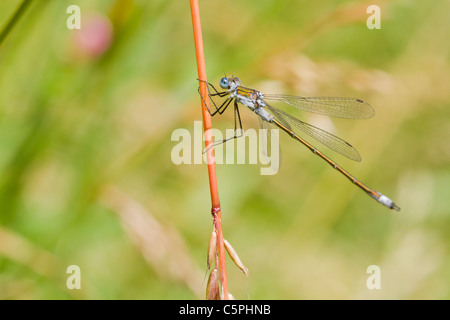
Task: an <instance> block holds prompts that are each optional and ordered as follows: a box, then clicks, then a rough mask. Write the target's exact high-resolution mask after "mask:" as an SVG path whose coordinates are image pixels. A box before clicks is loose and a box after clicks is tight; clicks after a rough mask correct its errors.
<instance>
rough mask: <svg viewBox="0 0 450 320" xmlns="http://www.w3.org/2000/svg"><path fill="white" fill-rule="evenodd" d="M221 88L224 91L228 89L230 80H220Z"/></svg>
mask: <svg viewBox="0 0 450 320" xmlns="http://www.w3.org/2000/svg"><path fill="white" fill-rule="evenodd" d="M220 87H221V88H222V89H228V78H222V79H220Z"/></svg>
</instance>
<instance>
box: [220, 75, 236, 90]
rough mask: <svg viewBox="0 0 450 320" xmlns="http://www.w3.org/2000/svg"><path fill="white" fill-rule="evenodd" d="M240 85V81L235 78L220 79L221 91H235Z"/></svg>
mask: <svg viewBox="0 0 450 320" xmlns="http://www.w3.org/2000/svg"><path fill="white" fill-rule="evenodd" d="M240 85H241V80H239V78H237V77H232V78H227V77H223V78H222V79H220V87H221V88H222V89H235V88H236V87H239V86H240Z"/></svg>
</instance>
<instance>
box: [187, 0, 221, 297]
mask: <svg viewBox="0 0 450 320" xmlns="http://www.w3.org/2000/svg"><path fill="white" fill-rule="evenodd" d="M190 3H191V15H192V25H193V28H194V42H195V55H196V59H197V72H198V79H200V80H204V81H200V82H199V84H200V94H201V95H202V96H203V97H207V96H208V88H207V84H206V67H205V54H204V52H203V38H202V28H201V22H200V10H199V6H198V0H190ZM200 101H201V104H202V114H203V130H204V132H205V147H206V149H207V150H208V151H207V152H206V157H207V162H208V175H209V189H210V191H211V202H212V209H211V214H212V216H213V220H214V228H215V230H216V232H217V239H218V241H217V246H218V254H219V272H220V282H221V285H222V292H223V297H224V299H225V300H228V283H227V271H226V265H225V248H224V243H223V232H222V215H221V211H220V200H219V191H218V189H217V177H216V164H215V161H214V148H208V147H209V145H211V144H212V142H213V141H212V133H211V115H210V113H209V112H208V106H207V105H205V103H206V104H208V99H202V98H200Z"/></svg>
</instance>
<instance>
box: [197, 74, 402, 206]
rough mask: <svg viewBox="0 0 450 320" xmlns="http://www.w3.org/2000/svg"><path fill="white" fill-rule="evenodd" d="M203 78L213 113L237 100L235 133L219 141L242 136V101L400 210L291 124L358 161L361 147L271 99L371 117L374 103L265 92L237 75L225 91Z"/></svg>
mask: <svg viewBox="0 0 450 320" xmlns="http://www.w3.org/2000/svg"><path fill="white" fill-rule="evenodd" d="M200 81H201V82H205V83H207V88H208V96H209V100H210V101H211V102H212V104H213V106H214V110H212V108H210V109H209V110H208V111H209V112H210V114H211V116H214V115H216V114H222V113H223V112H224V111H225V110H226V109H227V107H228V106H229V105H230V104H231V103H232V102H233V101H234V116H235V124H234V126H235V135H234V136H233V137H230V138H227V139H225V140H223V141H220V142H219V143H223V142H225V141H227V140H229V139H234V138H238V137H240V136H242V122H241V116H240V114H239V106H238V103H240V104H242V105H244V106H247V107H248V108H249V109H250V110H252V111H253V112H255V113H256V114H257V115H258V116H259V119H260V122H261V123H262V124H265V123H271V124H273V125H275V126H277V127H278V128H280V129H281V130H283V131H285V132H286V133H288V134H289V135H290V136H291V137H292V138H294V139H295V140H297V141H299V142H301V143H302V144H303V145H305V146H306V147H307V148H308V149H309V150H311V151H312V152H313V153H314V154H315V155H317V156H319V157H320V158H322V159H323V160H325V161H326V162H327V163H328V164H330V165H331V166H332V167H333V168H335V169H336V170H337V171H339V172H340V173H342V174H343V175H344V176H345V177H347V178H348V179H349V180H350V181H352V182H353V183H354V184H355V185H357V186H358V187H359V188H360V189H362V190H363V191H365V192H366V193H367V194H368V195H369V196H371V197H372V198H374V199H375V200H377V201H378V202H379V203H381V204H383V205H385V206H387V207H388V208H390V209H394V210H397V211H400V208H399V207H398V206H397V205H396V204H395V203H394V202H393V201H392V200H391V199H389V198H388V197H386V196H385V195H383V194H381V193H379V192H377V191H375V190H373V189H372V188H369V187H368V186H366V185H365V184H363V183H362V182H361V181H359V180H358V179H356V178H355V177H354V176H353V175H351V174H350V173H349V172H348V171H346V170H345V169H344V168H342V167H341V166H339V165H338V164H337V163H336V162H334V161H333V160H331V159H330V158H328V157H327V156H326V155H324V154H323V153H322V152H320V151H319V150H318V149H316V148H315V147H314V146H313V145H312V144H310V143H309V142H307V141H306V140H305V139H303V138H302V137H300V136H299V135H298V134H297V133H296V132H295V131H294V130H293V129H292V127H291V125H292V126H294V127H295V128H296V129H298V130H300V131H301V132H302V133H303V134H306V135H308V136H310V137H312V138H314V139H315V140H317V141H319V142H320V143H322V144H323V145H325V146H327V147H329V148H330V149H332V150H334V151H336V152H338V153H340V154H342V155H343V156H345V157H347V158H349V159H352V160H355V161H361V157H360V155H359V153H358V151H356V149H355V148H353V147H352V146H351V145H350V144H349V143H348V142H346V141H344V140H342V139H340V138H338V137H336V136H335V135H333V134H331V133H329V132H327V131H325V130H322V129H319V128H317V127H315V126H313V125H311V124H308V123H306V122H303V121H301V120H299V119H297V118H295V117H294V116H292V115H290V114H288V113H286V112H284V111H282V110H279V109H277V108H275V107H273V106H272V105H270V104H269V103H268V101H276V102H283V103H285V104H288V105H290V106H292V107H295V108H297V109H300V110H304V111H309V112H313V113H317V114H321V115H327V116H332V117H339V118H347V119H367V118H370V117H372V116H373V115H374V114H375V111H374V110H373V108H372V106H370V104H368V103H367V102H364V101H362V100H360V99H355V98H334V97H313V98H306V97H297V96H289V95H278V94H266V95H264V94H262V93H261V92H259V91H257V90H254V89H251V88H246V87H243V86H241V81H240V80H239V78H236V77H232V78H227V77H223V78H222V79H221V80H220V87H221V88H222V89H223V90H224V91H221V92H219V91H217V90H216V88H215V87H214V86H213V85H212V84H211V83H208V82H206V81H204V80H200ZM217 98H223V99H222V101H221V103H220V104H219V103H217V102H216V101H217ZM202 99H203V101H205V99H204V97H203V96H202Z"/></svg>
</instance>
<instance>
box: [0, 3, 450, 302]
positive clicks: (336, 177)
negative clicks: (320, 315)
mask: <svg viewBox="0 0 450 320" xmlns="http://www.w3.org/2000/svg"><path fill="white" fill-rule="evenodd" d="M20 3H21V2H20V1H13V0H3V1H1V2H0V26H1V27H0V28H3V27H4V26H5V25H6V24H7V22H8V21H9V19H10V18H11V16H12V15H13V14H14V12H15V10H16V9H17V7H18V6H19V4H20ZM72 4H75V5H79V6H80V8H81V30H69V29H68V28H67V26H66V21H67V19H68V18H69V16H70V14H68V13H67V12H66V10H67V7H68V6H69V5H72ZM372 4H376V5H378V6H380V8H381V29H379V30H369V29H368V28H367V27H366V20H367V18H368V17H369V16H370V14H368V13H366V9H367V7H368V6H369V5H372ZM200 10H201V18H202V28H203V38H204V46H205V56H206V68H207V73H208V80H209V81H210V82H213V83H215V84H217V83H218V80H219V79H220V78H221V77H222V76H223V75H224V74H227V75H231V74H234V75H237V76H239V77H240V78H241V80H242V81H243V84H244V85H246V86H249V87H254V88H257V89H260V90H261V91H263V92H267V93H286V94H296V95H303V96H353V97H357V98H360V99H364V100H366V101H369V102H370V103H371V104H372V106H374V108H375V110H376V116H375V117H374V118H372V119H369V120H360V121H353V120H342V119H330V120H328V119H327V118H325V119H324V117H317V116H312V115H310V114H306V113H305V114H302V115H301V116H302V117H303V119H306V120H307V121H309V122H311V123H315V124H318V125H320V126H321V127H322V128H325V129H327V130H330V131H332V132H334V133H336V134H337V135H339V136H340V137H342V138H344V139H345V140H347V141H349V142H350V143H352V145H354V146H355V147H356V148H357V149H358V150H359V152H360V154H361V156H362V158H363V161H362V162H361V163H356V162H353V161H351V160H348V159H345V158H343V157H341V156H339V155H337V154H335V153H333V152H331V151H329V150H325V149H324V152H325V154H327V155H329V156H330V157H331V158H333V159H335V160H336V161H337V162H338V163H339V164H341V165H342V166H343V167H344V168H346V169H347V170H348V171H350V172H351V173H353V174H354V175H355V176H356V177H358V178H359V179H361V180H362V181H363V182H365V183H366V184H368V185H369V186H371V187H373V188H374V189H375V190H378V191H380V192H382V193H384V194H386V195H387V196H389V197H390V198H392V199H393V200H394V201H395V202H396V203H397V204H398V205H399V206H400V207H401V208H402V211H401V212H400V213H395V212H394V213H393V212H391V211H390V210H389V209H387V208H385V207H383V206H381V205H380V204H378V203H376V202H375V201H373V200H372V199H370V198H369V197H367V196H366V195H365V194H364V193H363V192H361V191H360V190H358V189H357V188H356V187H355V186H353V185H352V184H351V183H349V181H348V180H346V179H345V178H344V177H343V176H341V175H340V174H339V173H337V172H336V171H335V170H333V169H332V168H330V167H329V166H328V165H327V164H326V163H324V162H323V161H321V160H319V158H317V157H315V156H313V155H312V154H311V152H309V151H308V150H307V149H306V148H304V147H302V146H301V145H300V144H298V143H296V142H295V141H294V140H292V139H291V138H289V137H288V136H282V137H281V152H282V164H281V168H280V171H279V172H278V174H276V175H273V176H262V175H260V174H259V173H260V167H259V166H258V165H238V164H236V165H218V166H217V176H218V183H219V194H220V199H221V204H222V215H223V230H224V236H225V238H226V239H227V240H228V241H229V242H230V243H231V244H232V245H233V247H234V248H235V250H236V251H237V252H238V254H239V256H240V258H241V259H242V261H243V262H244V263H245V265H246V266H247V267H248V268H249V270H250V273H249V277H248V278H246V277H245V276H244V275H243V274H242V273H241V272H240V271H239V269H237V268H236V267H235V266H234V265H233V263H232V261H231V260H228V261H227V269H228V277H229V279H228V281H229V289H230V292H231V293H232V294H233V295H234V296H235V297H236V298H238V299H247V298H248V297H250V299H449V298H450V254H449V253H450V246H449V243H450V241H449V240H450V233H449V232H448V231H449V227H450V212H449V211H450V203H449V194H450V122H449V120H450V108H449V102H450V90H449V88H450V42H449V39H450V32H449V31H450V20H449V19H448V12H450V2H449V1H446V0H434V1H419V0H397V1H333V0H327V1H298V0H296V1H275V0H271V1H257V0H241V1H218V0H210V1H200ZM196 78H197V69H196V61H195V51H194V44H193V32H192V24H191V13H190V8H189V2H188V1H175V0H174V1H168V0H161V1H157V0H152V1H144V0H140V1H138V0H135V1H128V0H95V1H94V0H89V1H88V0H84V1H81V0H73V1H57V0H51V1H44V0H35V1H32V2H31V4H30V5H29V7H28V8H27V10H26V12H25V13H24V14H23V15H22V17H21V19H20V20H19V21H16V22H15V23H13V24H12V27H11V29H10V30H9V33H8V35H7V37H6V38H5V39H4V40H3V42H2V43H1V45H0V170H1V175H0V223H1V225H0V299H202V298H204V296H205V288H206V279H205V272H206V251H207V245H208V238H209V235H210V232H211V229H212V219H211V215H210V207H211V200H210V194H209V184H208V175H207V168H206V165H204V164H203V165H198V164H197V165H194V164H191V165H188V164H183V165H175V164H173V162H172V161H171V151H172V148H173V147H174V146H175V145H176V144H177V142H175V141H171V135H172V132H173V131H174V130H175V129H178V128H186V129H188V130H189V131H191V132H192V131H193V127H194V121H199V120H201V109H200V99H199V96H198V93H197V86H198V83H197V81H196ZM241 115H242V117H243V121H244V127H245V128H249V127H254V128H256V127H257V121H256V119H255V115H253V114H251V112H249V111H248V110H245V109H243V108H242V109H241ZM213 125H214V126H215V127H218V128H222V129H224V128H232V126H233V112H231V110H228V112H226V113H225V114H224V115H223V116H222V117H216V118H214V119H213ZM73 264H74V265H78V266H79V267H80V268H81V286H82V288H81V290H68V289H67V287H66V279H67V277H68V276H69V275H68V274H67V273H66V269H67V267H68V266H69V265H73ZM370 265H378V266H379V267H380V269H381V289H380V290H369V289H368V288H367V286H366V280H367V278H368V277H369V276H370V275H369V274H367V272H366V270H367V268H368V267H369V266H370Z"/></svg>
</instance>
